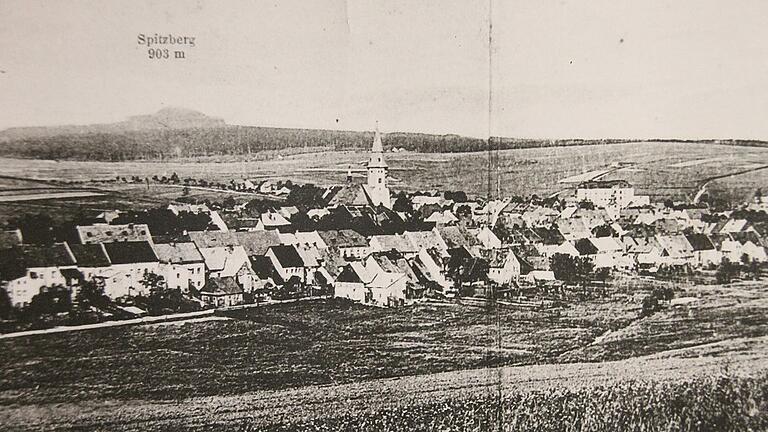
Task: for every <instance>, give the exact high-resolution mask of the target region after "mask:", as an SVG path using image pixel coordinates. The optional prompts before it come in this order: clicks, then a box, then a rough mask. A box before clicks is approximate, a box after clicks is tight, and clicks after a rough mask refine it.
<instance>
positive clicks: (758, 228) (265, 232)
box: [0, 131, 768, 321]
mask: <svg viewBox="0 0 768 432" xmlns="http://www.w3.org/2000/svg"><path fill="white" fill-rule="evenodd" d="M366 170H367V178H366V181H365V182H364V183H362V184H359V183H356V182H355V181H354V180H353V178H352V176H351V173H350V175H349V176H348V179H347V182H346V184H343V185H337V186H332V187H327V188H321V187H316V186H313V185H295V184H292V183H289V182H286V183H280V187H279V188H277V189H275V188H274V185H275V183H274V182H265V183H264V184H262V185H251V186H252V187H254V188H255V187H260V188H262V189H264V185H267V184H268V185H270V188H268V189H269V190H267V189H265V190H264V191H263V192H270V193H273V194H277V195H279V194H282V195H287V196H288V202H287V203H286V205H270V204H265V203H264V202H263V201H259V200H253V201H252V202H249V203H243V204H236V203H234V202H232V203H230V204H228V205H219V206H209V205H205V204H192V203H174V204H170V205H168V206H167V207H166V208H160V209H154V210H150V211H136V212H117V211H107V212H104V213H102V214H100V215H98V216H97V217H94V218H90V219H88V220H87V221H78V222H77V223H75V224H74V225H73V226H72V227H70V228H71V229H70V231H69V232H68V237H67V240H66V241H58V240H61V238H60V237H56V236H55V235H54V234H53V233H48V234H50V235H48V234H47V233H45V232H44V233H42V234H40V233H39V232H38V233H36V234H35V235H34V236H35V238H28V237H29V235H27V234H26V233H24V227H22V226H17V227H13V226H9V227H7V228H6V230H5V231H3V232H2V234H1V235H0V245H1V246H2V250H1V251H0V281H1V285H0V288H1V289H2V292H0V294H1V295H2V296H3V298H5V303H7V304H8V306H9V307H10V308H11V309H12V311H11V313H6V315H9V316H20V315H21V316H24V314H25V311H26V313H27V314H32V315H35V314H37V315H39V314H45V313H51V314H56V313H65V312H67V311H68V310H70V309H71V308H72V307H73V303H74V305H75V306H78V307H81V308H82V305H83V304H85V305H86V309H87V312H90V313H91V315H92V316H91V318H90V319H91V320H97V321H98V320H102V319H105V318H110V317H116V318H119V317H123V316H125V317H128V316H135V315H140V314H144V313H147V311H149V312H150V313H168V312H178V311H181V310H198V309H201V308H223V307H232V306H237V305H241V304H259V303H263V302H270V301H276V300H286V299H297V298H312V297H317V296H335V297H343V298H348V299H350V300H352V301H356V302H360V303H363V304H367V305H372V306H381V307H397V306H404V305H408V304H411V303H414V302H420V301H423V300H425V299H430V300H450V299H452V298H455V297H471V296H476V295H477V296H482V297H493V298H499V297H504V296H512V295H518V296H520V293H521V292H523V290H525V289H527V288H533V289H535V288H536V287H546V288H552V287H561V288H562V287H563V286H569V285H574V286H576V285H579V286H582V287H587V286H589V285H590V284H591V283H593V282H594V281H600V282H602V283H603V284H605V281H606V280H608V279H609V278H611V275H617V274H629V275H640V274H642V275H649V276H654V277H674V276H681V275H682V276H685V275H693V274H697V275H699V276H702V277H711V279H712V280H716V281H718V282H721V283H723V282H727V281H729V280H730V279H731V278H734V277H739V276H741V275H744V274H748V275H752V276H753V277H756V278H757V277H759V276H760V268H761V267H762V266H763V265H764V263H766V261H768V256H767V254H766V251H767V249H766V248H767V247H768V231H766V228H767V227H768V217H766V210H768V200H766V198H765V197H762V196H760V195H759V194H758V195H757V196H756V197H755V199H754V200H753V201H752V202H750V203H745V204H744V205H742V206H740V207H739V208H735V209H725V210H723V209H719V210H714V209H710V208H708V207H707V206H703V205H688V206H680V205H677V206H676V205H674V204H672V203H669V202H667V203H653V202H651V201H650V199H649V197H648V196H643V195H637V194H635V189H634V188H633V187H632V185H630V184H628V183H627V182H625V181H623V180H615V181H596V180H591V181H586V182H583V183H580V184H579V185H578V186H577V187H575V188H574V190H572V191H571V192H572V193H570V194H562V195H557V196H552V197H549V198H538V197H535V196H534V197H531V198H525V199H524V198H519V197H511V198H506V199H495V200H482V199H476V200H470V199H468V198H467V197H466V195H465V194H464V193H463V192H443V193H440V192H433V193H413V194H406V193H403V192H399V193H396V194H394V193H392V191H390V189H389V187H388V185H387V173H388V165H387V163H386V161H385V158H384V149H383V145H382V140H381V136H380V134H379V133H378V131H377V132H376V134H375V138H374V142H373V147H372V150H371V153H370V159H369V160H368V162H367V166H366ZM273 189H274V190H273ZM213 207H216V208H213ZM36 228H38V229H39V228H41V227H39V226H38V227H36ZM6 318H7V317H6Z"/></svg>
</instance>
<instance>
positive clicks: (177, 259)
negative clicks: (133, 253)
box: [155, 242, 203, 264]
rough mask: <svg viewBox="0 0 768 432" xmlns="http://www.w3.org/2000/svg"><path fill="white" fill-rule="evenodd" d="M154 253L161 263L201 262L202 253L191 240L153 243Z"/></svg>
mask: <svg viewBox="0 0 768 432" xmlns="http://www.w3.org/2000/svg"><path fill="white" fill-rule="evenodd" d="M155 253H156V254H157V258H158V259H159V260H160V262H161V263H167V264H191V263H201V262H203V255H201V254H200V251H199V250H198V249H197V246H195V244H194V243H192V242H183V243H158V244H155Z"/></svg>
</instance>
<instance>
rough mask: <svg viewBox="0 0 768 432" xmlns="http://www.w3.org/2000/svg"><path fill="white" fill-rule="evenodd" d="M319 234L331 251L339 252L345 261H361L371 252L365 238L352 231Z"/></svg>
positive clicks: (322, 232)
mask: <svg viewBox="0 0 768 432" xmlns="http://www.w3.org/2000/svg"><path fill="white" fill-rule="evenodd" d="M317 234H318V235H319V236H320V238H322V239H323V242H324V243H325V244H326V245H327V246H328V248H329V249H334V250H338V253H339V256H341V257H342V258H344V259H345V260H361V259H363V258H365V257H366V256H368V254H369V253H370V251H371V248H370V247H369V246H368V241H367V240H366V239H365V237H363V236H362V235H360V234H359V233H357V232H356V231H353V230H350V229H342V230H329V231H318V232H317Z"/></svg>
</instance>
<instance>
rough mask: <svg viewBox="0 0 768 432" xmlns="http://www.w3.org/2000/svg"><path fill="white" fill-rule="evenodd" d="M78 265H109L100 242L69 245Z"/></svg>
mask: <svg viewBox="0 0 768 432" xmlns="http://www.w3.org/2000/svg"><path fill="white" fill-rule="evenodd" d="M69 247H70V249H72V254H73V255H74V256H75V259H76V260H77V265H78V266H79V267H109V265H110V262H109V257H108V256H107V252H106V251H105V250H104V247H103V246H102V245H101V244H83V245H79V244H73V245H70V246H69Z"/></svg>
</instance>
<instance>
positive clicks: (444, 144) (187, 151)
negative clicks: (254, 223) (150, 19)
mask: <svg viewBox="0 0 768 432" xmlns="http://www.w3.org/2000/svg"><path fill="white" fill-rule="evenodd" d="M372 139H373V134H372V133H371V132H355V131H336V130H320V129H287V128H272V127H251V126H236V125H229V124H227V123H225V122H224V120H222V119H219V118H214V117H209V116H207V115H205V114H203V113H200V112H197V111H193V110H189V109H185V108H163V109H161V110H160V111H158V112H157V113H155V114H149V115H138V116H132V117H129V118H128V119H127V120H125V121H121V122H116V123H109V124H93V125H83V126H51V127H20V128H10V129H6V130H4V131H0V156H5V157H16V158H30V159H70V160H95V161H125V160H139V159H151V160H157V159H173V158H179V157H196V156H212V155H242V154H250V153H256V152H259V151H263V150H281V149H287V148H301V147H329V148H333V149H353V148H367V147H368V146H369V145H370V143H371V141H372ZM383 141H384V145H385V147H386V148H398V149H399V148H403V149H405V150H409V151H418V152H426V153H455V152H473V151H485V150H487V149H488V146H489V142H488V140H484V139H478V138H470V137H464V136H459V135H433V134H422V133H406V132H392V133H387V134H386V135H385V136H384V140H383ZM629 141H630V140H622V139H608V140H580V139H571V140H531V139H515V138H493V139H492V140H491V142H490V144H491V147H492V148H493V149H499V150H504V149H519V148H532V147H555V146H573V145H589V144H611V143H621V142H629ZM631 141H637V140H631ZM657 141H661V140H657ZM664 141H679V140H664ZM698 142H702V141H698ZM707 142H712V143H717V144H731V145H752V146H761V147H763V146H768V143H766V142H763V141H741V140H726V141H712V140H710V141H707Z"/></svg>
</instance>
